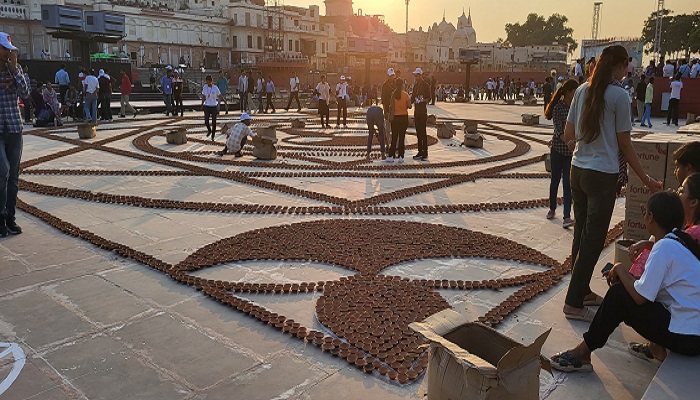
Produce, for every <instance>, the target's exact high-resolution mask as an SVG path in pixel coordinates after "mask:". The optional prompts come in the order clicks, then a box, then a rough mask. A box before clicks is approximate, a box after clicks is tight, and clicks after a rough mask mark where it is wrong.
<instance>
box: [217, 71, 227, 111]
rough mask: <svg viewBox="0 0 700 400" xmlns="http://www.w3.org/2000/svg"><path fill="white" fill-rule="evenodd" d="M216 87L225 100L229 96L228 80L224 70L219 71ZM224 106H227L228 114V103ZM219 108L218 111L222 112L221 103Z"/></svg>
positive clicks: (218, 104)
mask: <svg viewBox="0 0 700 400" xmlns="http://www.w3.org/2000/svg"><path fill="white" fill-rule="evenodd" d="M216 87H218V88H219V92H220V93H221V97H222V98H224V99H225V98H226V95H227V94H228V78H227V77H226V74H224V70H222V69H220V70H219V78H217V79H216ZM224 104H226V112H228V103H227V102H224ZM217 107H218V108H219V110H218V111H221V102H218V103H217Z"/></svg>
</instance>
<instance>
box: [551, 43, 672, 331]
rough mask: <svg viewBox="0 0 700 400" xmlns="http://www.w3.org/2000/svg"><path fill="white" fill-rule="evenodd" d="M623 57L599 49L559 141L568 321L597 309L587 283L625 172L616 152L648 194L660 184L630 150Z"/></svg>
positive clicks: (587, 317)
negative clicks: (565, 162) (571, 221)
mask: <svg viewBox="0 0 700 400" xmlns="http://www.w3.org/2000/svg"><path fill="white" fill-rule="evenodd" d="M628 59H629V56H628V55H627V50H626V49H625V48H624V47H622V46H609V47H607V48H606V49H605V50H603V53H602V55H601V56H600V59H599V60H598V62H597V63H596V64H595V69H594V70H593V73H592V76H591V78H590V79H589V81H588V82H587V83H585V84H583V85H581V86H579V88H578V89H577V90H576V93H575V94H574V100H573V102H572V103H571V108H570V109H569V116H568V118H567V121H566V126H565V127H564V143H567V145H568V146H569V148H572V149H573V147H574V145H575V149H574V153H573V159H572V161H571V194H572V197H573V200H574V217H575V220H576V223H575V225H574V240H573V244H572V246H571V263H572V266H573V271H572V273H571V282H570V283H569V289H568V292H567V294H566V300H565V304H564V314H565V315H566V317H567V318H569V319H577V320H582V321H588V322H590V321H591V320H592V319H593V316H594V315H595V312H593V310H591V309H589V308H587V307H586V306H589V305H600V301H601V300H602V299H601V297H600V296H598V295H597V294H595V293H593V292H592V291H591V288H590V282H591V276H592V275H593V268H594V267H595V265H596V263H597V262H598V257H599V256H600V253H601V251H603V245H604V244H605V237H606V236H607V233H608V226H610V219H611V218H612V212H613V208H614V207H615V199H616V194H617V191H618V176H619V174H620V171H621V170H624V171H626V170H627V165H626V163H624V162H623V163H621V162H620V153H622V155H623V156H624V159H625V160H627V162H629V165H630V168H631V169H632V170H633V171H634V173H635V174H637V175H638V176H639V177H640V178H641V180H642V182H643V183H644V184H645V185H646V186H647V187H648V188H649V189H650V190H651V191H658V190H661V186H662V185H661V183H659V182H657V181H655V180H654V179H652V178H651V177H649V176H648V175H647V174H645V173H644V170H643V169H642V166H641V164H640V163H639V159H638V158H637V153H636V152H635V151H634V147H632V140H631V138H630V131H631V130H632V116H631V110H630V102H629V96H628V95H627V92H626V91H625V89H624V88H623V87H622V83H620V80H621V79H623V78H624V77H625V74H626V73H627V64H628ZM621 164H622V165H621ZM621 184H622V182H621Z"/></svg>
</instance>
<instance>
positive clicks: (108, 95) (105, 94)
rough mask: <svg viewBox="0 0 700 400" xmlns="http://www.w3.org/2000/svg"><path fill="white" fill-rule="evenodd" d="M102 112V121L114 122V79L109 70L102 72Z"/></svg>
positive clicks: (100, 78)
mask: <svg viewBox="0 0 700 400" xmlns="http://www.w3.org/2000/svg"><path fill="white" fill-rule="evenodd" d="M98 79H99V81H100V90H99V96H100V110H101V114H102V119H101V120H102V121H104V122H112V77H111V76H109V70H108V69H106V68H105V69H103V70H102V69H101V70H100V77H99V78H98Z"/></svg>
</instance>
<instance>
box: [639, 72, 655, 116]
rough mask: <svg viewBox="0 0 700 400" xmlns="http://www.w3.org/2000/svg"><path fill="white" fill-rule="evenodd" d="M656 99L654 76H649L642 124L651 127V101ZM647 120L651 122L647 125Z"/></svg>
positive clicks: (645, 91)
mask: <svg viewBox="0 0 700 400" xmlns="http://www.w3.org/2000/svg"><path fill="white" fill-rule="evenodd" d="M653 101H654V77H653V76H652V77H650V78H649V83H648V84H647V87H646V88H645V89H644V116H643V117H642V123H641V126H643V127H647V126H648V127H649V128H651V103H652V102H653ZM646 122H649V124H648V125H647V124H646Z"/></svg>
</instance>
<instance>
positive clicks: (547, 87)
mask: <svg viewBox="0 0 700 400" xmlns="http://www.w3.org/2000/svg"><path fill="white" fill-rule="evenodd" d="M542 95H543V97H544V111H545V114H546V112H547V107H549V103H550V102H551V101H552V78H550V77H546V78H545V79H544V86H543V87H542ZM569 104H571V103H569ZM548 119H549V118H548ZM561 134H562V135H563V134H564V130H563V129H562V131H561Z"/></svg>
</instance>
